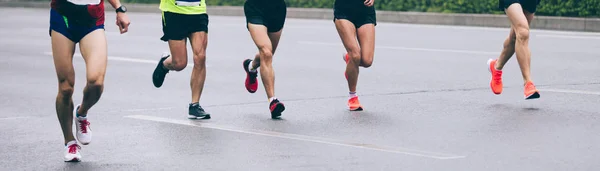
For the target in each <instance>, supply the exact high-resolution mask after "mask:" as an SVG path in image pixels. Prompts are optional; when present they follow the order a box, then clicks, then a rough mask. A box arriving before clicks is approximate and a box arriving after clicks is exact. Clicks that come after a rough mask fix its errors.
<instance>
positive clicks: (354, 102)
mask: <svg viewBox="0 0 600 171" xmlns="http://www.w3.org/2000/svg"><path fill="white" fill-rule="evenodd" d="M349 103H350V104H351V105H354V104H356V103H358V98H356V97H353V98H350V101H349Z"/></svg>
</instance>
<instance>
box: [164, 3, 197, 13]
mask: <svg viewBox="0 0 600 171" xmlns="http://www.w3.org/2000/svg"><path fill="white" fill-rule="evenodd" d="M160 10H161V11H167V12H172V13H177V14H205V13H206V0H160Z"/></svg>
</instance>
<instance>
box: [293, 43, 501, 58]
mask: <svg viewBox="0 0 600 171" xmlns="http://www.w3.org/2000/svg"><path fill="white" fill-rule="evenodd" d="M298 43H299V44H306V45H324V46H339V47H343V45H342V43H341V42H340V43H326V42H313V41H298ZM375 48H380V49H393V50H413V51H426V52H450V53H467V54H483V55H497V54H499V53H500V52H486V51H471V50H455V49H429V48H411V47H402V46H379V45H376V46H375Z"/></svg>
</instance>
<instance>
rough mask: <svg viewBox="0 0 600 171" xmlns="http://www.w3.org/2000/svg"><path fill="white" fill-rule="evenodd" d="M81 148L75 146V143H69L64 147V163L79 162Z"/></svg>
mask: <svg viewBox="0 0 600 171" xmlns="http://www.w3.org/2000/svg"><path fill="white" fill-rule="evenodd" d="M79 150H81V147H80V146H79V145H77V141H71V142H69V143H67V146H65V162H80V161H81V154H80V153H79Z"/></svg>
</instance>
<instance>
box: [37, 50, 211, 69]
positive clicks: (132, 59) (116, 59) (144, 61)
mask: <svg viewBox="0 0 600 171" xmlns="http://www.w3.org/2000/svg"><path fill="white" fill-rule="evenodd" d="M44 54H46V55H50V56H52V52H44ZM73 56H75V57H83V56H81V54H80V53H75V54H73ZM108 60H109V61H122V62H133V63H145V64H158V60H148V59H139V58H128V57H118V56H108ZM187 66H188V67H193V66H194V64H193V63H188V64H187ZM206 67H209V65H206Z"/></svg>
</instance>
